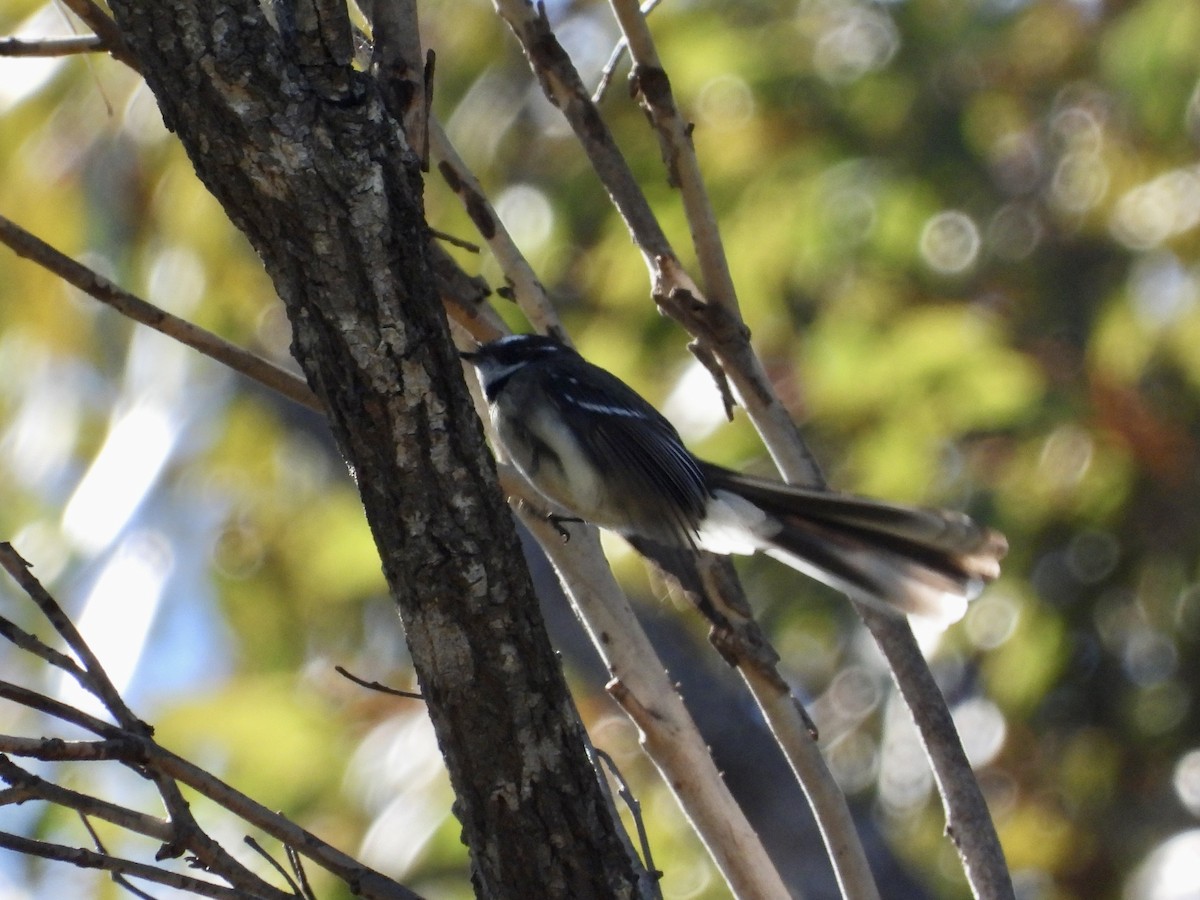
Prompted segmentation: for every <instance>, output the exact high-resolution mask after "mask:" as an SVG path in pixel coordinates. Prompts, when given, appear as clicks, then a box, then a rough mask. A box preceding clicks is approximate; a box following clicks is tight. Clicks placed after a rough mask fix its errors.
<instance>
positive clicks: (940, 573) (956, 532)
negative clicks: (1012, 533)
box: [705, 466, 1008, 622]
mask: <svg viewBox="0 0 1200 900" xmlns="http://www.w3.org/2000/svg"><path fill="white" fill-rule="evenodd" d="M705 474H706V476H707V478H708V484H709V486H710V487H711V488H712V489H713V492H714V494H715V495H716V496H718V497H720V496H721V493H722V492H728V493H730V494H733V495H735V496H737V497H740V498H742V499H743V500H745V501H748V502H749V503H750V504H752V505H753V506H754V507H757V509H759V510H761V511H762V512H763V513H765V514H766V518H765V519H764V520H763V522H762V523H761V524H760V526H759V528H758V529H756V531H757V533H758V536H759V538H760V540H761V541H762V545H761V549H762V550H763V551H765V552H766V553H767V554H768V555H770V556H773V557H774V558H776V559H778V560H780V561H781V562H783V563H786V564H787V565H789V566H791V567H792V568H794V569H797V570H799V571H801V572H803V573H804V574H806V575H809V576H811V577H813V578H816V579H817V580H818V581H821V582H823V583H825V584H828V585H829V586H831V587H833V588H836V589H838V590H841V591H844V592H846V593H849V594H852V595H853V596H854V597H856V598H857V599H860V600H865V601H867V602H868V603H871V604H874V605H876V606H880V607H882V608H885V609H890V610H892V611H899V612H902V613H911V614H913V615H917V616H923V617H926V618H934V619H937V620H940V621H943V622H951V621H956V620H957V619H959V618H961V617H962V615H963V613H965V612H966V607H967V603H968V601H970V600H972V599H974V597H975V596H976V595H977V594H978V593H979V591H980V590H981V589H982V588H983V585H984V584H986V583H987V582H989V581H991V580H992V579H994V578H995V577H996V576H997V575H999V574H1000V560H1001V559H1002V558H1003V556H1004V554H1005V552H1006V551H1007V550H1008V542H1007V541H1006V540H1005V539H1004V536H1003V535H1002V534H1000V533H999V532H997V531H993V530H992V529H990V528H986V527H984V526H982V525H978V524H976V523H975V522H974V521H973V520H971V519H970V518H969V517H968V516H966V515H964V514H963V513H960V512H954V511H950V510H940V509H919V508H915V507H908V506H895V505H892V504H888V503H880V502H878V501H875V500H867V499H865V498H862V497H855V496H852V495H848V494H838V493H835V492H832V491H820V490H809V489H805V488H799V487H794V486H792V485H787V484H781V483H779V482H776V481H770V480H767V479H763V478H755V477H752V476H747V475H741V474H739V473H737V472H732V471H729V470H728V469H723V468H721V467H719V466H708V467H707V468H706V473H705Z"/></svg>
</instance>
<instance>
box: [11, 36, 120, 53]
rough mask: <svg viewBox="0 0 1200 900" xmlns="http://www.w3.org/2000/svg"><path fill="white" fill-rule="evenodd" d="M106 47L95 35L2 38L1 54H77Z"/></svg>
mask: <svg viewBox="0 0 1200 900" xmlns="http://www.w3.org/2000/svg"><path fill="white" fill-rule="evenodd" d="M106 49H108V48H107V47H105V45H104V42H103V41H102V40H100V38H98V37H96V36H95V35H85V36H83V37H69V38H44V39H42V40H40V41H23V40H20V39H18V38H0V56H75V55H76V54H79V53H95V52H98V51H101V50H106Z"/></svg>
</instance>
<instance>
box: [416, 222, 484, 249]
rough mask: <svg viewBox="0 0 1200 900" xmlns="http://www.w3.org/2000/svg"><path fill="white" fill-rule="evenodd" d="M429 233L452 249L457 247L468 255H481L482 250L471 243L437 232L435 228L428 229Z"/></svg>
mask: <svg viewBox="0 0 1200 900" xmlns="http://www.w3.org/2000/svg"><path fill="white" fill-rule="evenodd" d="M429 233H430V235H432V236H433V237H435V238H437V239H438V240H439V241H444V242H445V243H447V244H450V245H451V246H453V247H458V248H460V249H462V250H466V251H467V252H468V253H482V252H483V248H482V247H480V246H479V245H478V244H475V243H472V242H471V241H466V240H463V239H462V238H460V237H455V236H454V235H452V234H449V233H447V232H445V231H439V230H438V229H436V228H430V229H429Z"/></svg>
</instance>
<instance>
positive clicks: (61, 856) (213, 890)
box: [0, 831, 290, 900]
mask: <svg viewBox="0 0 1200 900" xmlns="http://www.w3.org/2000/svg"><path fill="white" fill-rule="evenodd" d="M0 847H3V848H5V849H7V850H13V851H15V852H17V853H25V854H28V855H29V856H38V857H41V858H42V859H53V860H58V861H59V862H66V863H70V864H71V865H73V866H78V867H79V868H81V869H103V870H105V871H107V872H116V873H120V874H122V875H132V876H134V877H136V878H141V879H144V880H146V881H153V882H155V883H156V884H163V885H166V886H168V887H173V888H178V889H179V890H181V891H188V892H190V893H193V894H196V895H197V896H200V897H213V898H214V900H290V895H289V894H286V893H284V892H282V891H278V890H274V889H272V890H271V891H270V892H269V893H250V892H248V891H242V890H237V889H235V888H228V887H224V886H223V885H219V884H214V883H213V882H211V881H201V880H200V879H198V878H192V877H190V876H188V875H181V874H179V873H177V872H170V871H168V870H166V869H161V868H159V867H157V866H151V865H147V864H145V863H139V862H134V861H133V860H130V859H123V858H121V857H119V856H110V855H108V854H107V853H97V852H95V851H94V850H84V849H82V848H80V847H64V846H63V845H62V844H51V843H48V842H47V841H38V840H34V839H33V838H26V837H20V836H19V835H15V834H10V833H9V832H7V831H0Z"/></svg>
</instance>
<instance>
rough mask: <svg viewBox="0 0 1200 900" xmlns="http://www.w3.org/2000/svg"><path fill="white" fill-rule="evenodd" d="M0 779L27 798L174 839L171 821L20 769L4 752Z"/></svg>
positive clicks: (164, 840)
mask: <svg viewBox="0 0 1200 900" xmlns="http://www.w3.org/2000/svg"><path fill="white" fill-rule="evenodd" d="M0 778H3V779H4V780H5V781H6V782H8V783H9V784H10V785H12V786H13V788H16V789H19V790H21V791H23V792H25V793H26V795H27V796H26V799H30V800H44V801H46V802H47V803H54V804H57V805H58V806H62V807H64V808H66V809H73V810H75V811H76V812H78V813H79V814H80V815H83V816H94V817H95V818H97V819H103V820H104V821H106V822H111V823H112V824H114V825H118V826H120V827H121V828H125V829H127V830H129V831H133V832H136V833H137V834H142V835H145V836H146V837H149V838H153V839H154V840H156V841H161V842H162V843H164V844H166V843H169V842H170V841H171V840H172V839H173V838H174V829H173V828H172V826H171V823H170V822H168V821H166V820H165V819H158V818H155V817H154V816H148V815H146V814H145V813H140V812H136V811H134V810H132V809H127V808H126V807H124V806H117V805H116V804H115V803H109V802H108V801H107V800H101V799H100V798H99V797H92V796H89V795H88V794H81V793H79V792H78V791H73V790H71V789H70V788H65V787H61V786H60V785H57V784H54V783H53V782H51V781H46V780H45V779H44V778H39V777H38V776H37V775H34V774H33V773H32V772H29V771H27V770H25V769H23V768H21V767H20V766H18V765H17V764H16V763H14V762H13V761H12V760H10V759H9V758H8V757H7V756H5V755H3V754H0Z"/></svg>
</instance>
